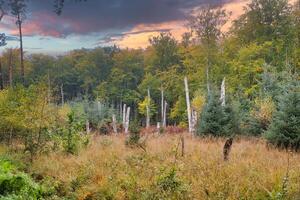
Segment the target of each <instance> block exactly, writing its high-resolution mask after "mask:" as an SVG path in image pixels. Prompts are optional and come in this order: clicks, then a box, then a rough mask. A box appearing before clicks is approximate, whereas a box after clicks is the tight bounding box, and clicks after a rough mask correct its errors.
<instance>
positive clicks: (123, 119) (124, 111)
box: [122, 104, 127, 129]
mask: <svg viewBox="0 0 300 200" xmlns="http://www.w3.org/2000/svg"><path fill="white" fill-rule="evenodd" d="M126 108H127V106H126V104H124V105H123V117H122V121H123V122H122V124H123V127H124V129H125V123H126Z"/></svg>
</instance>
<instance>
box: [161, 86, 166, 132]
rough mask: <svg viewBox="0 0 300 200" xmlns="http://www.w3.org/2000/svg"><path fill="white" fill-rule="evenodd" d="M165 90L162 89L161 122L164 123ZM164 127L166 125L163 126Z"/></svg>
mask: <svg viewBox="0 0 300 200" xmlns="http://www.w3.org/2000/svg"><path fill="white" fill-rule="evenodd" d="M164 102H165V101H164V90H163V89H162V88H161V122H162V123H163V121H164V107H165V106H164ZM163 127H164V125H163Z"/></svg>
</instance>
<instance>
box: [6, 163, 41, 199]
mask: <svg viewBox="0 0 300 200" xmlns="http://www.w3.org/2000/svg"><path fill="white" fill-rule="evenodd" d="M43 193H44V189H43V188H42V187H41V186H40V185H38V184H37V183H35V182H34V181H33V180H32V179H31V178H30V177H29V176H28V175H27V174H25V173H22V172H19V171H17V170H16V169H15V167H14V166H13V165H12V164H11V163H10V162H9V161H7V160H3V159H0V199H3V200H4V199H5V200H6V199H7V200H10V199H11V200H22V199H28V200H37V199H43Z"/></svg>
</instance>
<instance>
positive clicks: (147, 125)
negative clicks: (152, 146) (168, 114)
mask: <svg viewBox="0 0 300 200" xmlns="http://www.w3.org/2000/svg"><path fill="white" fill-rule="evenodd" d="M150 101H151V97H150V90H149V89H148V102H147V106H146V109H147V116H146V128H149V127H150Z"/></svg>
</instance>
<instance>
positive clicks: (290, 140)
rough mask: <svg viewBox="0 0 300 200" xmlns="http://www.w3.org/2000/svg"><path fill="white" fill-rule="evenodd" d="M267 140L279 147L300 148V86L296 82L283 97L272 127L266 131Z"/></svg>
mask: <svg viewBox="0 0 300 200" xmlns="http://www.w3.org/2000/svg"><path fill="white" fill-rule="evenodd" d="M265 138H266V139H267V141H268V142H269V143H270V144H272V145H274V146H276V147H279V148H285V149H287V148H291V149H293V150H296V151H298V150H299V149H300V87H299V81H298V82H294V83H293V85H292V87H291V89H289V91H288V92H287V93H286V94H285V95H284V96H283V97H282V99H281V102H280V104H279V108H278V110H277V111H276V112H275V114H274V119H273V121H272V123H271V125H270V128H269V129H268V130H267V131H266V134H265Z"/></svg>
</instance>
